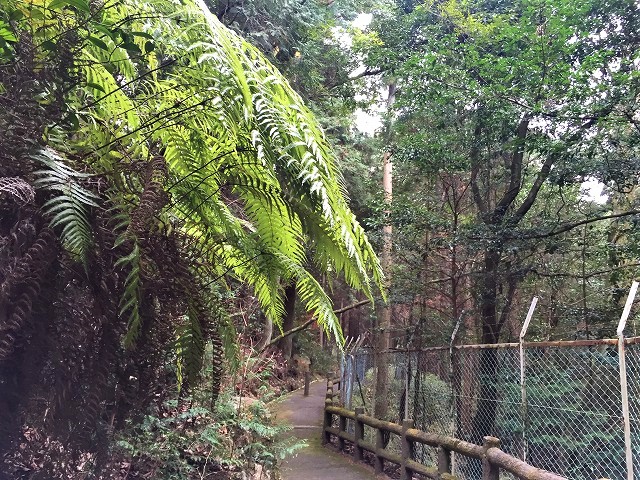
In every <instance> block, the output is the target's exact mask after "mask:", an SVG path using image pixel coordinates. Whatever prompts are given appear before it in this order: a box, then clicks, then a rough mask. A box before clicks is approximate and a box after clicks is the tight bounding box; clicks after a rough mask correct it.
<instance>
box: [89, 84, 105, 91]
mask: <svg viewBox="0 0 640 480" xmlns="http://www.w3.org/2000/svg"><path fill="white" fill-rule="evenodd" d="M87 87H91V88H93V89H95V90H99V91H101V92H102V93H107V92H106V91H105V89H104V88H103V87H102V85H99V84H97V83H94V82H87Z"/></svg>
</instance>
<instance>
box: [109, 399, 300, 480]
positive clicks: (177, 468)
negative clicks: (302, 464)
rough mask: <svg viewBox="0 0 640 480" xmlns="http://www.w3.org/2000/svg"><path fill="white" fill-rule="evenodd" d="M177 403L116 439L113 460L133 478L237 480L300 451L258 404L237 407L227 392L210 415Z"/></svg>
mask: <svg viewBox="0 0 640 480" xmlns="http://www.w3.org/2000/svg"><path fill="white" fill-rule="evenodd" d="M182 401H183V402H184V403H183V405H184V406H182V407H180V406H179V405H178V404H177V401H175V400H170V401H167V402H165V404H164V406H163V407H162V409H161V410H160V411H159V412H158V413H157V414H155V415H145V417H144V419H143V420H142V421H141V422H136V424H135V426H134V425H131V426H129V427H127V428H125V429H124V430H123V431H122V432H121V433H120V434H119V439H118V440H116V442H115V451H114V455H115V456H117V457H118V456H121V455H123V456H124V459H123V460H122V461H123V462H124V463H125V464H128V465H129V466H128V468H129V470H128V471H129V473H130V474H131V475H132V476H133V478H136V476H144V475H145V474H146V472H153V475H154V478H158V479H165V478H166V479H169V478H172V479H190V478H222V476H225V478H227V477H226V476H228V478H235V477H238V478H240V475H241V472H242V471H253V470H254V468H255V466H256V464H259V465H260V466H261V467H263V468H264V469H265V470H266V471H273V470H274V469H275V468H276V464H277V461H278V460H281V459H282V458H284V457H285V456H288V455H291V454H293V453H294V452H296V451H297V450H298V449H300V448H302V447H303V446H304V444H303V443H301V442H300V441H296V440H293V439H292V438H291V437H289V436H285V435H283V434H284V433H285V432H286V431H287V430H288V428H287V427H284V426H275V425H274V424H273V419H271V418H270V417H269V415H268V412H267V410H266V407H265V406H264V404H263V403H262V402H256V403H254V404H252V405H250V406H240V407H239V406H238V402H237V400H234V398H233V397H231V396H229V395H228V393H227V394H224V395H223V396H222V398H221V399H220V401H219V402H218V403H217V405H216V408H215V409H214V410H210V409H209V408H207V407H204V406H196V405H194V404H193V402H192V401H191V399H190V398H185V399H183V400H182ZM234 472H235V474H234ZM234 475H235V477H234ZM265 475H266V474H265Z"/></svg>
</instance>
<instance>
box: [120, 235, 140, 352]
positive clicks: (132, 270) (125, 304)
mask: <svg viewBox="0 0 640 480" xmlns="http://www.w3.org/2000/svg"><path fill="white" fill-rule="evenodd" d="M115 266H116V267H118V266H121V267H123V268H125V269H126V268H128V269H129V273H128V274H127V277H126V279H125V281H124V292H123V294H122V298H121V299H120V311H119V315H120V317H123V318H126V319H127V333H126V334H125V336H124V341H123V343H124V346H125V348H131V347H133V345H135V341H136V339H137V338H138V335H139V334H140V327H141V318H140V247H139V246H138V243H137V242H134V245H133V249H132V250H131V253H130V254H129V255H126V256H124V257H121V258H119V259H118V260H117V261H116V263H115Z"/></svg>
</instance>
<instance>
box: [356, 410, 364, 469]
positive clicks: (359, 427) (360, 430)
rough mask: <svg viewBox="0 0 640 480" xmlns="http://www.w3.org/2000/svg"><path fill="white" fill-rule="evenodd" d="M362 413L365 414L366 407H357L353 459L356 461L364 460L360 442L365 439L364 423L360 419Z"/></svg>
mask: <svg viewBox="0 0 640 480" xmlns="http://www.w3.org/2000/svg"><path fill="white" fill-rule="evenodd" d="M360 415H364V407H356V419H355V425H354V440H355V443H354V445H353V459H354V460H355V461H356V462H360V461H362V447H361V446H360V444H359V442H360V441H361V440H364V423H362V420H360Z"/></svg>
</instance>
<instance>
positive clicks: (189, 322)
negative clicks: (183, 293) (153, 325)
mask: <svg viewBox="0 0 640 480" xmlns="http://www.w3.org/2000/svg"><path fill="white" fill-rule="evenodd" d="M204 346H205V340H204V336H203V332H202V329H201V327H200V319H199V312H198V311H197V308H195V306H194V305H193V302H188V307H187V313H186V315H184V317H183V318H182V322H181V324H180V325H178V327H177V328H176V342H175V348H176V355H177V373H178V385H179V386H180V387H181V386H182V385H184V383H185V382H188V383H193V382H195V381H196V379H197V378H198V375H199V374H200V371H201V370H202V365H203V359H204Z"/></svg>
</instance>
